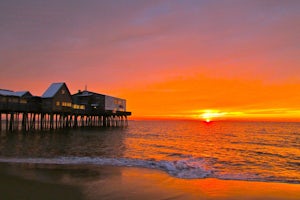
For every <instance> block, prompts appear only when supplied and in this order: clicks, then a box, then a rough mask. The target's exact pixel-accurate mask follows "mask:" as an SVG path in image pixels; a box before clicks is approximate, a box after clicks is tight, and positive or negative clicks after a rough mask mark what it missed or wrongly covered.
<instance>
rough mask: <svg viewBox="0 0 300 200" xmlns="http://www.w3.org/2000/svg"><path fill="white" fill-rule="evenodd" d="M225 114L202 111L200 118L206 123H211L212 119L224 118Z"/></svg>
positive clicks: (215, 111) (214, 111)
mask: <svg viewBox="0 0 300 200" xmlns="http://www.w3.org/2000/svg"><path fill="white" fill-rule="evenodd" d="M225 114H226V113H224V112H219V111H217V110H204V111H202V114H201V118H202V119H204V120H205V121H206V122H211V121H212V120H213V119H216V118H219V117H221V116H224V115H225Z"/></svg>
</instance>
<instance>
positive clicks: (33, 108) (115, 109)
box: [0, 83, 131, 131]
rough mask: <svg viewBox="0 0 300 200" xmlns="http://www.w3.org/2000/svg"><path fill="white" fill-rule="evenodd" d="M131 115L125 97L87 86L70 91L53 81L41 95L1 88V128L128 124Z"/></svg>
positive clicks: (31, 128) (62, 84)
mask: <svg viewBox="0 0 300 200" xmlns="http://www.w3.org/2000/svg"><path fill="white" fill-rule="evenodd" d="M130 115H131V112H127V111H126V100H125V99H120V98H117V97H112V96H107V95H103V94H98V93H95V92H90V91H87V90H85V91H82V92H81V91H79V92H78V93H77V94H74V95H71V94H70V92H69V89H68V87H67V85H66V84H65V83H53V84H51V85H50V87H49V88H48V89H47V90H46V91H45V93H44V94H43V95H42V96H41V97H39V96H32V95H31V93H30V92H29V91H23V92H13V91H11V90H3V89H2V90H1V89H0V131H2V130H6V131H16V130H24V131H31V130H53V129H62V128H78V127H125V126H128V120H127V117H128V116H130Z"/></svg>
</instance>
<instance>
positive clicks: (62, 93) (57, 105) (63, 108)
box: [42, 83, 72, 112]
mask: <svg viewBox="0 0 300 200" xmlns="http://www.w3.org/2000/svg"><path fill="white" fill-rule="evenodd" d="M42 107H43V110H44V111H45V112H71V110H72V96H71V93H70V91H69V89H68V87H67V85H66V84H65V83H52V84H51V85H50V86H49V88H48V89H47V90H46V91H45V92H44V94H43V95H42Z"/></svg>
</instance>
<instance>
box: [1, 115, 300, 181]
mask: <svg viewBox="0 0 300 200" xmlns="http://www.w3.org/2000/svg"><path fill="white" fill-rule="evenodd" d="M0 162H2V163H25V164H26V163H36V164H57V165H82V164H88V165H98V166H103V165H105V166H126V167H128V166H129V167H131V166H132V167H141V168H150V169H157V170H162V171H165V172H166V173H168V174H169V175H171V176H174V177H177V178H182V179H203V178H208V177H213V178H218V179H231V180H250V181H263V182H286V183H298V184H299V183H300V123H287V122H284V123H283V122H217V121H216V122H210V123H205V122H201V121H130V122H129V126H128V127H123V128H121V127H119V128H118V127H111V128H92V129H90V128H82V129H66V130H56V131H44V132H41V131H40V132H27V133H21V132H1V135H0Z"/></svg>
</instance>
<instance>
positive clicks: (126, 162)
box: [0, 157, 213, 179]
mask: <svg viewBox="0 0 300 200" xmlns="http://www.w3.org/2000/svg"><path fill="white" fill-rule="evenodd" d="M0 162H2V163H30V164H57V165H79V164H92V165H100V166H104V165H108V166H123V167H125V166H126V167H142V168H150V169H158V170H163V171H165V172H167V173H168V174H170V175H172V176H175V177H177V178H184V179H196V178H206V177H210V175H211V174H212V173H213V172H212V170H207V169H205V168H204V162H205V161H204V159H202V158H194V159H185V160H178V161H164V160H162V161H155V160H140V159H131V158H102V157H57V158H0Z"/></svg>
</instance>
